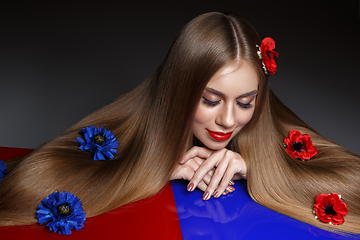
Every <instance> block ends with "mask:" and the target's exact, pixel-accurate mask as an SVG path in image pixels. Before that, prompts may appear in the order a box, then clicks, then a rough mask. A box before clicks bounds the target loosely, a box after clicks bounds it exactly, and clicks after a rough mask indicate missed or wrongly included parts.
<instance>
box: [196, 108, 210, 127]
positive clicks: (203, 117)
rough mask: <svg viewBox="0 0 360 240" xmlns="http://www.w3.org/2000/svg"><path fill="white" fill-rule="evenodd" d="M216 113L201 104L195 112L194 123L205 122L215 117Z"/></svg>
mask: <svg viewBox="0 0 360 240" xmlns="http://www.w3.org/2000/svg"><path fill="white" fill-rule="evenodd" d="M213 115H214V113H213V112H212V111H209V109H206V108H204V107H202V106H199V107H198V108H197V110H196V113H195V118H194V124H205V123H207V122H209V121H211V120H212V119H213Z"/></svg>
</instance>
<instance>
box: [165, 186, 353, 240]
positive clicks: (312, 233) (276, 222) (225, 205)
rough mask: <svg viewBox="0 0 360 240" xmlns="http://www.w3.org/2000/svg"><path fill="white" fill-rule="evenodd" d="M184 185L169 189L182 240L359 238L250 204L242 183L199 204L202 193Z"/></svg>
mask: <svg viewBox="0 0 360 240" xmlns="http://www.w3.org/2000/svg"><path fill="white" fill-rule="evenodd" d="M186 185H187V182H185V181H173V182H172V187H173V192H174V197H175V202H176V207H177V211H178V216H179V220H180V226H181V231H182V235H183V239H184V240H188V239H196V240H199V239H206V240H210V239H222V240H223V239H227V240H231V239H295V240H296V239H301V240H304V239H317V240H321V239H360V236H340V235H338V234H334V233H331V232H327V231H324V230H322V229H319V228H316V227H313V226H311V225H309V224H306V223H303V222H300V221H298V220H295V219H292V218H290V217H287V216H285V215H283V214H280V213H277V212H275V211H272V210H270V209H268V208H266V207H264V206H262V205H260V204H258V203H256V202H254V201H253V200H252V199H251V198H250V196H249V194H248V193H247V189H246V182H245V181H236V183H235V189H236V190H235V191H234V192H233V193H230V194H228V195H226V196H222V197H220V198H218V199H215V198H211V199H210V200H208V201H203V200H202V199H201V198H202V195H203V193H202V192H201V191H200V190H198V189H196V190H195V191H194V192H187V191H186Z"/></svg>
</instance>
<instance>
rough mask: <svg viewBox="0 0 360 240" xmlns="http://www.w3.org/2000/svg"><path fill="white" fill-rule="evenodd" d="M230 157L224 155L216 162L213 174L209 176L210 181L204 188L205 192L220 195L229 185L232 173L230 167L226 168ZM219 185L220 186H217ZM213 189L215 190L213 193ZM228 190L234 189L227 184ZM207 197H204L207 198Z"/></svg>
mask: <svg viewBox="0 0 360 240" xmlns="http://www.w3.org/2000/svg"><path fill="white" fill-rule="evenodd" d="M229 161H230V158H229V156H226V153H225V156H224V158H223V159H222V161H221V162H220V163H219V164H218V166H217V168H216V170H215V173H214V175H213V176H212V178H211V181H210V183H209V184H208V188H207V189H206V191H207V192H209V193H210V194H211V195H212V194H214V195H216V196H220V195H221V194H222V193H223V191H224V190H225V188H226V187H228V186H229V183H230V181H231V178H232V175H231V171H232V169H229V168H228V165H229ZM219 187H220V188H219ZM215 190H217V192H216V193H215ZM228 190H229V191H233V190H235V188H233V187H231V186H229V189H228ZM207 199H208V198H205V200H207Z"/></svg>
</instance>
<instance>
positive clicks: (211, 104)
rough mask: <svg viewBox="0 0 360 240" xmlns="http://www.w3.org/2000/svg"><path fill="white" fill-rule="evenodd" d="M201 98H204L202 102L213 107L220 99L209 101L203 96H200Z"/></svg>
mask: <svg viewBox="0 0 360 240" xmlns="http://www.w3.org/2000/svg"><path fill="white" fill-rule="evenodd" d="M202 98H203V100H204V103H205V104H207V105H209V106H211V107H214V106H216V105H218V104H219V103H220V100H218V101H215V102H213V101H210V100H208V99H206V98H204V97H202Z"/></svg>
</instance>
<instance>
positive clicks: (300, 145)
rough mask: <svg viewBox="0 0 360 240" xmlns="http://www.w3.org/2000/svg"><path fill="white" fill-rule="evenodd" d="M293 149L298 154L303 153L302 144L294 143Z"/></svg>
mask: <svg viewBox="0 0 360 240" xmlns="http://www.w3.org/2000/svg"><path fill="white" fill-rule="evenodd" d="M293 148H294V150H295V151H297V152H301V149H302V148H303V144H302V143H301V142H295V143H293Z"/></svg>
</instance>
